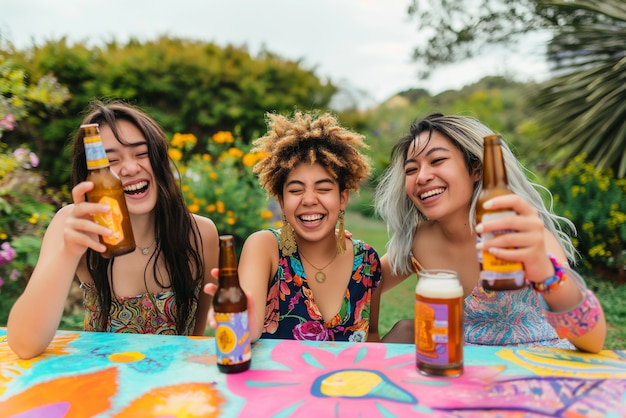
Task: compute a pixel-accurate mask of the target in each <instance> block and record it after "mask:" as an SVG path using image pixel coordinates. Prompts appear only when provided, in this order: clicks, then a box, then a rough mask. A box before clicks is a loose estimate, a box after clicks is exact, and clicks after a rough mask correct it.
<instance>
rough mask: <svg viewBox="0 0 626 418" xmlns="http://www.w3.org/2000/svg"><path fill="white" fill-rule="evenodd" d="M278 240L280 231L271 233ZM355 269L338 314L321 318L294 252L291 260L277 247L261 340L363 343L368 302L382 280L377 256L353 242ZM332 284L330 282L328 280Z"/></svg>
mask: <svg viewBox="0 0 626 418" xmlns="http://www.w3.org/2000/svg"><path fill="white" fill-rule="evenodd" d="M271 231H272V232H273V233H274V235H275V236H276V239H277V240H280V231H279V230H275V229H271ZM352 244H353V246H354V265H353V268H352V276H351V279H350V282H349V284H348V287H347V289H346V292H345V295H344V298H343V301H342V303H341V307H340V309H339V312H338V313H337V314H336V315H335V316H334V317H333V318H332V319H331V320H330V321H328V322H325V321H324V319H323V318H322V314H321V313H320V311H319V309H318V307H317V304H316V303H315V299H314V297H313V292H312V291H311V289H310V288H309V285H308V279H307V277H306V274H305V272H304V268H303V266H302V261H301V259H300V254H299V253H298V251H297V249H296V252H295V253H294V254H292V255H291V256H285V255H283V253H282V251H280V247H279V250H278V251H279V263H278V270H277V271H276V275H275V276H274V277H273V278H272V280H271V281H270V283H269V292H268V295H267V301H266V305H265V323H264V325H263V334H262V335H261V338H281V339H290V340H315V341H365V340H366V338H367V333H368V332H369V316H370V300H371V297H372V292H373V291H374V290H375V289H376V287H378V284H379V282H380V277H381V274H382V272H381V269H380V260H379V258H378V253H376V250H374V249H373V248H372V247H371V246H370V245H368V244H366V243H364V242H363V241H358V240H354V239H353V240H352ZM329 279H330V280H332V278H329Z"/></svg>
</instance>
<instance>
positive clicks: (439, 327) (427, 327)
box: [415, 301, 450, 365]
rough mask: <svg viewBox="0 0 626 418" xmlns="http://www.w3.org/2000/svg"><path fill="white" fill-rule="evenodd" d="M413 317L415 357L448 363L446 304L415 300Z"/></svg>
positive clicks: (430, 361) (427, 361) (435, 362)
mask: <svg viewBox="0 0 626 418" xmlns="http://www.w3.org/2000/svg"><path fill="white" fill-rule="evenodd" d="M415 318H416V324H415V344H416V347H415V350H416V356H417V359H418V360H420V361H423V362H425V363H430V364H439V365H447V364H449V362H450V361H449V359H450V354H449V353H450V350H449V344H448V341H449V339H448V335H449V326H448V319H449V313H448V306H447V305H444V304H435V303H425V302H422V301H417V302H416V303H415Z"/></svg>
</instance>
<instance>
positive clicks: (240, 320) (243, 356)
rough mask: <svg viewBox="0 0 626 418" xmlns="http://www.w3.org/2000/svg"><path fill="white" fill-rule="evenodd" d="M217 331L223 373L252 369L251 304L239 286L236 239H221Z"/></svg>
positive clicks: (217, 351)
mask: <svg viewBox="0 0 626 418" xmlns="http://www.w3.org/2000/svg"><path fill="white" fill-rule="evenodd" d="M213 310H214V312H215V320H216V321H217V328H216V329H215V348H216V350H215V351H216V357H217V367H218V369H219V370H220V371H221V372H222V373H239V372H243V371H245V370H248V369H249V368H250V362H251V359H252V351H251V347H250V331H249V328H248V300H247V298H246V294H245V293H244V291H243V289H242V288H241V286H240V285H239V274H238V273H237V256H236V255H235V244H234V239H233V236H232V235H222V236H220V257H219V276H218V288H217V292H216V293H215V296H214V298H213Z"/></svg>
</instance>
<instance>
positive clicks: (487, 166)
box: [476, 135, 524, 290]
mask: <svg viewBox="0 0 626 418" xmlns="http://www.w3.org/2000/svg"><path fill="white" fill-rule="evenodd" d="M484 141H485V143H484V146H485V148H484V157H483V188H482V190H481V191H480V194H479V195H478V202H477V205H476V223H477V224H478V223H480V222H487V221H489V220H493V219H497V218H499V217H503V216H510V215H512V214H513V215H514V214H515V212H513V211H512V210H507V209H498V210H485V209H484V208H483V203H485V202H486V201H487V200H489V199H491V198H493V197H496V196H502V195H506V194H511V193H513V192H512V191H511V189H509V184H508V179H507V176H506V167H505V165H504V156H503V154H502V138H501V137H500V135H489V136H486V137H484ZM508 232H509V231H494V232H489V233H484V234H482V236H481V237H480V238H479V239H481V240H486V239H492V238H494V237H496V236H499V235H502V234H506V233H508ZM478 262H479V264H480V285H481V286H482V287H483V288H485V289H487V290H518V289H521V288H522V287H524V266H523V265H522V263H521V262H519V261H507V260H501V259H499V258H497V257H495V256H494V255H493V254H491V253H489V252H486V251H479V252H478Z"/></svg>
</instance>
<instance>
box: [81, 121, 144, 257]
mask: <svg viewBox="0 0 626 418" xmlns="http://www.w3.org/2000/svg"><path fill="white" fill-rule="evenodd" d="M80 129H81V130H82V132H83V142H84V145H85V157H86V159H87V169H88V174H87V181H91V182H93V189H92V190H91V191H89V192H87V193H86V198H87V201H89V202H96V203H101V204H104V205H109V207H110V208H111V211H110V212H109V213H97V214H95V215H94V221H95V222H96V223H98V224H100V225H102V226H104V227H107V228H109V229H111V230H112V231H113V235H110V236H103V235H100V242H101V243H102V244H104V245H105V246H106V247H107V249H106V251H105V252H104V253H102V257H104V258H113V257H117V256H119V255H124V254H128V253H130V252H133V251H135V248H136V245H135V238H134V236H133V229H132V226H131V224H130V217H129V216H128V209H127V208H126V198H125V197H124V188H123V186H122V182H121V181H120V179H119V177H117V175H116V174H115V173H114V172H113V171H112V170H111V168H110V167H109V159H108V158H107V155H106V152H105V150H104V146H103V145H102V138H100V132H99V130H98V124H97V123H92V124H87V125H81V126H80Z"/></svg>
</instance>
